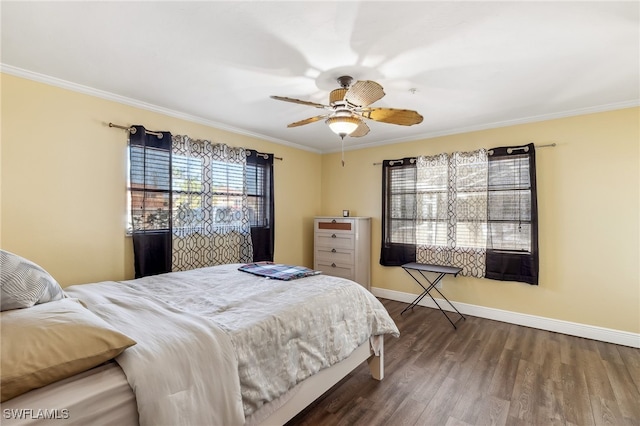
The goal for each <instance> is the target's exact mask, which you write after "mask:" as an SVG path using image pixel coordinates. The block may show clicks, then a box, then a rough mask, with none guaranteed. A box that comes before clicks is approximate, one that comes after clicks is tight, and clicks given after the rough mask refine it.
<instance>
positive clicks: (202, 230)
mask: <svg viewBox="0 0 640 426" xmlns="http://www.w3.org/2000/svg"><path fill="white" fill-rule="evenodd" d="M172 157H173V191H172V195H173V252H172V270H173V271H184V270H189V269H194V268H201V267H205V266H213V265H220V264H228V263H248V262H251V261H252V259H253V247H252V243H251V227H250V223H249V215H248V203H247V188H246V173H247V170H246V153H245V149H244V148H232V147H229V146H227V145H224V144H214V143H211V142H210V141H205V140H193V139H190V138H189V137H188V136H174V137H173V149H172Z"/></svg>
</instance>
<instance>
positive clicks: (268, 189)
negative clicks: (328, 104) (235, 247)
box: [247, 149, 275, 262]
mask: <svg viewBox="0 0 640 426" xmlns="http://www.w3.org/2000/svg"><path fill="white" fill-rule="evenodd" d="M273 159H274V158H273V154H264V153H260V152H258V151H254V150H251V149H248V150H247V195H248V198H249V206H250V209H251V210H252V213H251V219H250V221H251V242H252V244H253V261H254V262H261V261H270V262H272V261H273V253H274V245H275V222H274V218H275V203H274V196H273V190H274V182H273Z"/></svg>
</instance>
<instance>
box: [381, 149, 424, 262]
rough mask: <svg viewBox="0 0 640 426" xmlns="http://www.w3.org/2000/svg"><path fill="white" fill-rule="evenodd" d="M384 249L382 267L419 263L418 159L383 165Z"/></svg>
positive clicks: (387, 162) (386, 162)
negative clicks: (416, 160) (417, 222)
mask: <svg viewBox="0 0 640 426" xmlns="http://www.w3.org/2000/svg"><path fill="white" fill-rule="evenodd" d="M382 191H383V193H382V246H381V252H380V263H381V264H382V265H385V266H400V265H403V264H405V263H408V262H415V260H416V201H417V200H416V164H415V158H404V159H402V160H386V161H384V162H383V164H382Z"/></svg>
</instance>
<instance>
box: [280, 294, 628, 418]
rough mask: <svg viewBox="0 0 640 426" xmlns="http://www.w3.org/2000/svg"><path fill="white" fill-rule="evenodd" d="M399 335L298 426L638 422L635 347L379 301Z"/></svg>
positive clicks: (307, 411)
mask: <svg viewBox="0 0 640 426" xmlns="http://www.w3.org/2000/svg"><path fill="white" fill-rule="evenodd" d="M381 301H382V303H383V304H384V305H385V307H386V308H387V310H388V311H389V313H390V314H391V316H392V317H393V319H394V320H395V321H396V324H397V325H398V328H399V329H400V333H401V336H400V338H398V339H396V338H393V337H389V338H387V339H386V340H385V379H384V380H382V381H380V382H378V381H376V380H373V379H372V378H371V375H370V373H369V369H368V367H367V366H366V363H365V364H364V365H361V366H360V367H358V368H357V369H356V370H354V371H353V372H352V373H351V374H350V375H349V376H347V377H346V378H345V379H344V380H342V381H341V382H340V383H338V384H337V385H335V386H334V387H333V388H332V389H330V390H329V391H328V392H327V393H326V394H325V395H323V396H322V397H321V398H320V399H318V400H317V401H316V402H315V403H313V404H312V405H311V406H309V407H308V408H307V409H305V410H304V411H303V412H302V413H300V414H299V415H298V416H296V417H295V418H293V419H292V420H291V421H290V422H289V423H287V426H297V425H345V426H347V425H363V426H369V425H445V426H449V425H451V426H453V425H580V426H582V425H636V426H637V425H640V349H634V348H630V347H626V346H619V345H614V344H609V343H603V342H599V341H595V340H589V339H583V338H580V337H573V336H567V335H564V334H558V333H553V332H548V331H542V330H537V329H533V328H528V327H521V326H517V325H512V324H507V323H502V322H498V321H491V320H486V319H482V318H477V317H469V316H467V319H466V321H459V322H457V324H456V325H457V326H458V329H457V330H454V329H453V327H452V326H451V324H449V322H448V321H447V320H446V318H445V317H444V316H443V315H442V313H441V312H440V311H438V310H435V309H430V308H425V307H416V308H415V309H414V310H413V312H411V311H408V312H407V313H405V314H404V315H403V316H400V312H401V311H402V309H404V307H405V306H406V304H405V303H401V302H396V301H391V300H386V299H381Z"/></svg>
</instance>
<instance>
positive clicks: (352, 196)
mask: <svg viewBox="0 0 640 426" xmlns="http://www.w3.org/2000/svg"><path fill="white" fill-rule="evenodd" d="M639 114H640V109H639V108H630V109H624V110H618V111H611V112H604V113H597V114H589V115H582V116H576V117H571V118H563V119H557V120H549V121H544V122H538V123H530V124H523V125H517V126H511V127H503V128H496V129H491V130H484V131H478V132H472V133H465V134H457V135H452V136H444V137H437V138H432V139H428V140H420V141H415V142H409V143H401V144H393V145H386V146H380V147H375V148H368V149H361V150H356V151H348V152H346V153H345V161H346V165H345V167H344V168H343V167H341V162H340V154H339V153H337V154H331V155H324V156H323V158H322V213H323V214H326V215H337V214H340V213H341V212H342V210H343V209H350V210H351V211H352V214H354V215H359V216H371V217H372V218H373V223H372V249H371V263H372V286H373V287H380V288H384V289H390V290H396V291H401V292H407V293H417V290H418V288H417V285H416V284H415V282H414V281H413V280H412V279H411V278H410V277H409V276H408V275H406V274H405V273H404V271H402V269H401V268H397V267H395V268H394V267H383V266H381V265H380V264H379V259H380V229H381V223H380V217H381V192H382V190H381V185H382V183H381V181H382V172H381V166H379V165H378V166H374V165H373V163H375V162H381V161H382V160H385V159H396V158H403V157H410V156H416V155H432V154H437V153H441V152H454V151H471V150H474V149H477V148H481V147H484V148H491V147H497V146H504V145H519V144H525V143H528V142H535V143H536V144H539V145H543V144H548V143H552V142H555V143H556V144H557V146H556V147H554V148H541V149H538V150H537V151H536V161H537V178H538V179H537V180H538V206H539V237H540V283H539V285H538V286H530V285H528V284H521V283H512V282H500V281H493V280H487V279H477V278H467V277H457V278H446V279H445V280H444V281H443V282H444V289H443V291H444V294H445V295H446V296H447V297H448V298H450V299H451V300H455V301H459V302H464V303H469V304H473V305H479V306H484V307H490V308H497V309H503V310H507V311H513V312H520V313H525V314H531V315H537V316H541V317H547V318H554V319H559V320H564V321H570V322H576V323H581V324H589V325H595V326H599V327H605V328H611V329H617V330H623V331H628V332H635V333H638V332H640V274H639V266H638V265H639V261H640V251H639V239H640V238H639V237H640V229H639V223H640V221H639V218H640V210H639V207H638V205H639V192H640V179H639V177H640V168H639V160H640V153H639V145H640V131H639V122H640V120H639V118H640V115H639ZM427 119H428V118H427Z"/></svg>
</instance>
